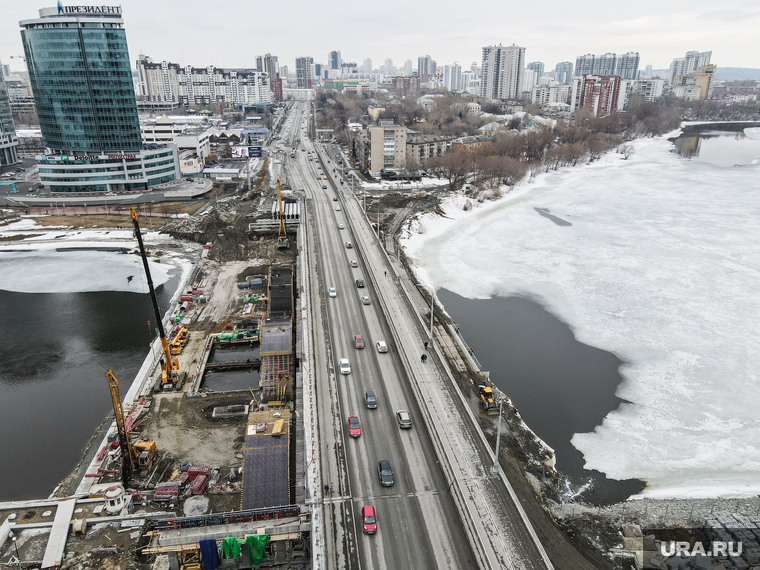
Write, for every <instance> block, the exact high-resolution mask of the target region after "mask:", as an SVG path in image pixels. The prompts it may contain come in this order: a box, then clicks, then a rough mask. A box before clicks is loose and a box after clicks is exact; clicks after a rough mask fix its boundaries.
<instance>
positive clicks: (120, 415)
mask: <svg viewBox="0 0 760 570" xmlns="http://www.w3.org/2000/svg"><path fill="white" fill-rule="evenodd" d="M106 378H108V387H109V388H110V389H111V402H112V403H113V413H114V416H116V430H117V432H118V435H119V447H120V448H121V460H122V464H121V478H122V481H123V482H124V487H125V488H126V487H128V486H129V482H130V480H131V479H132V475H134V474H135V473H136V472H137V471H138V470H139V471H144V470H146V469H148V468H149V467H150V466H151V465H153V462H154V461H155V459H156V442H155V441H153V440H142V439H138V440H137V441H135V442H134V443H132V442H131V441H130V440H129V430H128V429H127V424H126V421H125V420H124V409H123V407H122V402H121V390H119V381H118V380H117V379H116V376H114V375H113V370H109V371H108V372H106Z"/></svg>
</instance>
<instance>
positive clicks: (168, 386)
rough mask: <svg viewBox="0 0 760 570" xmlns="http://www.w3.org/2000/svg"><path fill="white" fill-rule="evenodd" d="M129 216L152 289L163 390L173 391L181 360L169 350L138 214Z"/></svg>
mask: <svg viewBox="0 0 760 570" xmlns="http://www.w3.org/2000/svg"><path fill="white" fill-rule="evenodd" d="M129 215H130V216H131V217H132V224H134V226H135V237H136V238H137V243H138V245H139V246H140V255H141V256H142V261H143V267H144V268H145V277H146V278H147V280H148V289H150V299H151V301H153V312H154V313H155V314H156V323H157V324H158V335H159V337H160V338H161V348H163V351H164V358H163V359H162V360H161V389H162V390H173V389H174V387H175V386H176V384H177V382H178V380H179V360H177V359H176V358H172V354H171V351H170V350H169V342H168V341H167V340H166V333H164V323H163V321H162V320H161V311H160V310H159V309H158V300H157V299H156V290H155V289H154V288H153V279H151V277H150V268H149V267H148V256H147V255H146V254H145V246H144V245H143V240H142V234H141V233H140V224H139V223H138V222H137V212H135V209H134V208H130V209H129Z"/></svg>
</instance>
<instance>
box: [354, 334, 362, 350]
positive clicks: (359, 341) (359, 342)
mask: <svg viewBox="0 0 760 570" xmlns="http://www.w3.org/2000/svg"><path fill="white" fill-rule="evenodd" d="M354 346H355V347H356V348H364V339H363V338H362V335H360V334H357V335H354Z"/></svg>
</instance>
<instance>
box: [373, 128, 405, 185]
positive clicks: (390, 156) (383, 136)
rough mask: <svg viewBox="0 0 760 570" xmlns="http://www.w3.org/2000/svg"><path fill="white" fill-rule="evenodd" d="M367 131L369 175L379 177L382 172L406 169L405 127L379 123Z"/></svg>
mask: <svg viewBox="0 0 760 570" xmlns="http://www.w3.org/2000/svg"><path fill="white" fill-rule="evenodd" d="M368 130H369V164H368V165H367V166H368V169H369V172H370V174H371V175H372V176H380V175H381V173H382V171H384V170H401V169H403V168H406V127H404V126H401V125H396V124H394V123H393V121H380V124H379V125H374V126H371V127H369V129H368Z"/></svg>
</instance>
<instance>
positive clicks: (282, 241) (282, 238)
mask: <svg viewBox="0 0 760 570" xmlns="http://www.w3.org/2000/svg"><path fill="white" fill-rule="evenodd" d="M277 202H278V204H279V206H280V235H279V236H277V249H288V234H287V233H286V232H285V214H284V213H283V211H282V192H280V177H279V176H278V177H277Z"/></svg>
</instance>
